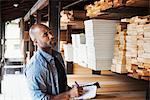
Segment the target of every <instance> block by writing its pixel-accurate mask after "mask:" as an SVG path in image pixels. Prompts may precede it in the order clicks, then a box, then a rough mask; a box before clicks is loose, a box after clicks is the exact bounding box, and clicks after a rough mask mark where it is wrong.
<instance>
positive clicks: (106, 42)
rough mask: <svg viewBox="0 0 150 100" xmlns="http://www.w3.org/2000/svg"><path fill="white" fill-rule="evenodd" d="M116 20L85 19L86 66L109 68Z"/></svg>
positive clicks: (100, 68)
mask: <svg viewBox="0 0 150 100" xmlns="http://www.w3.org/2000/svg"><path fill="white" fill-rule="evenodd" d="M116 23H117V21H116V20H99V19H92V20H86V21H85V22H84V24H85V36H86V46H87V63H88V68H91V69H93V70H110V69H111V67H110V66H111V64H112V62H111V61H112V58H113V44H114V42H113V41H114V33H115V32H116V28H115V27H116Z"/></svg>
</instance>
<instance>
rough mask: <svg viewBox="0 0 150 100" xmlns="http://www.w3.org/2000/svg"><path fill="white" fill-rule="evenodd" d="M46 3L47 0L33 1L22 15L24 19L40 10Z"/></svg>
mask: <svg viewBox="0 0 150 100" xmlns="http://www.w3.org/2000/svg"><path fill="white" fill-rule="evenodd" d="M47 5H48V0H38V1H37V2H36V3H35V5H34V6H33V7H32V8H31V9H30V10H29V11H28V13H27V14H26V15H25V16H24V21H28V20H29V19H30V15H33V14H34V13H35V12H36V11H37V10H41V9H43V8H44V7H45V6H47Z"/></svg>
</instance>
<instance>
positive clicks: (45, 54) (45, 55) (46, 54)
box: [37, 49, 54, 62]
mask: <svg viewBox="0 0 150 100" xmlns="http://www.w3.org/2000/svg"><path fill="white" fill-rule="evenodd" d="M37 52H38V53H40V54H41V55H42V56H43V57H44V58H45V59H46V60H47V61H49V62H50V61H51V60H53V59H54V57H53V56H52V55H50V54H48V53H46V52H45V51H43V50H42V49H38V51H37Z"/></svg>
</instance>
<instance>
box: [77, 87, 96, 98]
mask: <svg viewBox="0 0 150 100" xmlns="http://www.w3.org/2000/svg"><path fill="white" fill-rule="evenodd" d="M83 90H84V92H85V93H84V94H83V95H81V96H80V97H76V98H74V99H75V100H79V99H91V98H94V97H95V96H96V90H97V87H96V86H95V85H92V86H86V87H83Z"/></svg>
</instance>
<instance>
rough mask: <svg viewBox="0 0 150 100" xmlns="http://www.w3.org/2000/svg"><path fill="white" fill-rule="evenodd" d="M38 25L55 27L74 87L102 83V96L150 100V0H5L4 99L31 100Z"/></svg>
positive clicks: (0, 15)
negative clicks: (29, 79) (29, 69)
mask: <svg viewBox="0 0 150 100" xmlns="http://www.w3.org/2000/svg"><path fill="white" fill-rule="evenodd" d="M35 23H42V24H45V25H47V26H51V27H53V30H54V38H55V39H56V40H57V44H56V46H55V50H57V51H59V52H61V54H62V56H63V58H64V61H65V65H66V73H67V78H68V84H69V85H70V86H71V85H73V84H74V82H75V81H77V82H78V83H80V84H85V83H92V82H98V83H99V84H100V86H101V88H98V89H97V91H96V96H95V97H94V98H92V99H96V100H99V99H100V100H113V99H114V100H120V99H123V100H149V94H150V93H149V91H150V87H149V85H150V1H149V0H0V39H1V40H0V100H31V98H30V94H29V91H28V88H27V84H26V81H25V78H24V75H23V69H24V68H25V67H26V64H27V63H28V61H29V60H30V58H31V57H32V56H33V54H34V52H36V50H37V47H36V46H34V45H33V42H32V41H31V39H30V37H29V28H30V27H31V26H32V25H33V24H35Z"/></svg>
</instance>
